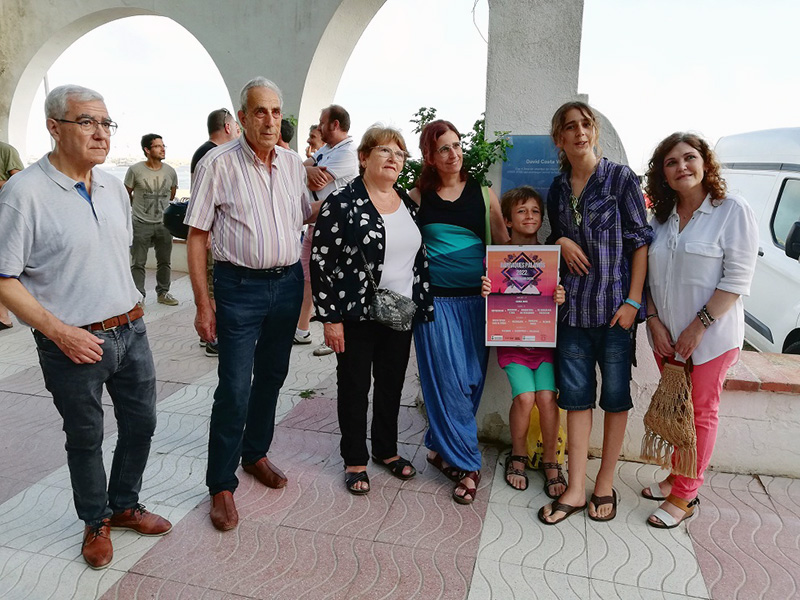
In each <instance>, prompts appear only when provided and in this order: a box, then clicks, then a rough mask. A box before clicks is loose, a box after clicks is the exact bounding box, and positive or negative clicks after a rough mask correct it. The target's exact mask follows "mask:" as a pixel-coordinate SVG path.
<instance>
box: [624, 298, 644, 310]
mask: <svg viewBox="0 0 800 600" xmlns="http://www.w3.org/2000/svg"><path fill="white" fill-rule="evenodd" d="M624 304H630V305H631V306H632V307H633V308H635V309H636V310H639V309H640V308H642V305H641V304H639V303H638V302H636V301H635V300H631V299H630V298H625V302H624Z"/></svg>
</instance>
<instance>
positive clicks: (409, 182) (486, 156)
mask: <svg viewBox="0 0 800 600" xmlns="http://www.w3.org/2000/svg"><path fill="white" fill-rule="evenodd" d="M485 114H486V113H483V114H481V118H480V119H478V120H477V121H475V124H474V125H473V126H472V131H469V132H467V133H465V134H464V135H463V136H462V138H461V142H462V143H463V147H464V166H465V167H466V168H467V172H468V173H469V174H470V175H472V176H473V177H474V178H475V179H477V180H478V182H480V184H481V185H487V186H490V187H491V185H492V182H491V181H489V180H488V179H487V178H486V173H487V172H488V171H489V168H490V167H491V166H492V165H493V164H495V163H496V162H497V161H499V160H502V161H503V162H505V161H506V160H507V151H508V148H510V147H511V146H512V144H511V142H510V141H509V140H508V138H507V137H506V136H508V134H509V133H510V132H509V131H495V132H494V135H495V139H494V140H492V141H487V140H486V118H485ZM434 120H436V109H435V108H428V107H425V106H423V107H422V108H420V109H419V110H418V111H417V112H415V113H414V116H413V117H412V118H411V119H410V121H411V122H412V123H415V126H414V129H413V132H414V133H421V132H422V130H423V129H424V127H425V125H427V124H428V123H430V122H431V121H434ZM421 171H422V159H417V158H409V159H408V160H407V161H406V164H405V166H404V167H403V171H402V172H401V173H400V177H398V179H397V183H399V184H400V186H402V187H403V188H405V189H410V188H411V187H412V186H413V185H414V183H415V182H416V181H417V178H418V177H419V174H420V172H421Z"/></svg>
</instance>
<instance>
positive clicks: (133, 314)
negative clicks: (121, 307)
mask: <svg viewBox="0 0 800 600" xmlns="http://www.w3.org/2000/svg"><path fill="white" fill-rule="evenodd" d="M142 315H144V310H142V307H141V306H139V305H138V304H137V305H136V306H134V307H133V308H132V309H131V310H129V311H128V312H126V313H124V314H121V315H117V316H116V317H111V318H108V319H104V320H103V321H100V322H98V323H92V324H91V325H86V326H85V327H84V329H88V330H89V331H107V330H109V329H114V328H115V327H119V326H120V325H125V324H126V323H131V322H133V321H135V320H136V319H138V318H140V317H141V316H142Z"/></svg>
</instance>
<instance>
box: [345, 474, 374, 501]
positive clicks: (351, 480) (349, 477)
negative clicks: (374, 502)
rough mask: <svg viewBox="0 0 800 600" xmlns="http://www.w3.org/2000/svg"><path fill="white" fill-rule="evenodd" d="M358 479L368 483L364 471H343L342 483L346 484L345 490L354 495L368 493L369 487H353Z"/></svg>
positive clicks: (367, 477)
mask: <svg viewBox="0 0 800 600" xmlns="http://www.w3.org/2000/svg"><path fill="white" fill-rule="evenodd" d="M359 481H365V482H366V483H367V485H369V476H368V475H367V472H366V471H359V472H358V473H348V472H347V471H345V472H344V484H345V486H347V491H348V492H350V493H351V494H353V495H354V496H364V495H366V494H369V487H368V488H367V489H365V490H362V489H359V488H357V487H355V485H356V484H357V483H358V482H359Z"/></svg>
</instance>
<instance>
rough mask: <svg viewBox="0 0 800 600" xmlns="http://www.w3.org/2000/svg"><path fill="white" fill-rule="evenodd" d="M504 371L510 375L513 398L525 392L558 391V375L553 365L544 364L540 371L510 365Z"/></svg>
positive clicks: (513, 364) (515, 364) (540, 366)
mask: <svg viewBox="0 0 800 600" xmlns="http://www.w3.org/2000/svg"><path fill="white" fill-rule="evenodd" d="M503 371H505V372H506V375H508V382H509V383H510V384H511V397H512V398H516V397H517V396H519V395H520V394H524V393H525V392H542V391H551V392H555V391H556V375H555V371H554V370H553V364H552V363H549V362H543V363H542V364H540V365H539V368H538V369H530V368H528V367H525V366H523V365H518V364H517V363H509V364H507V365H506V366H505V367H503Z"/></svg>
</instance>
